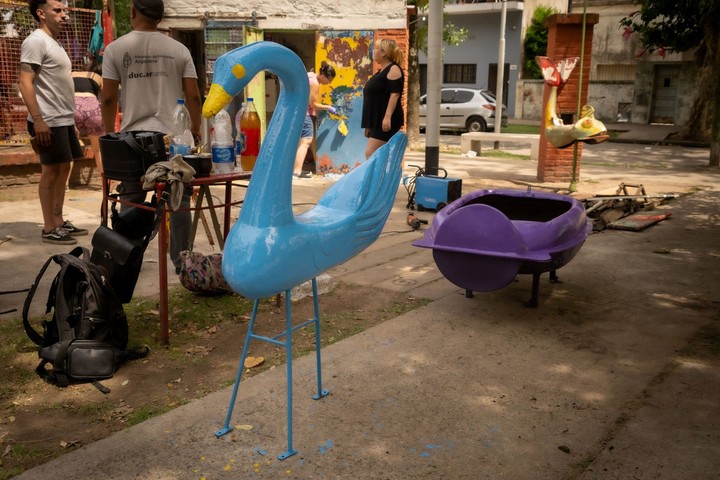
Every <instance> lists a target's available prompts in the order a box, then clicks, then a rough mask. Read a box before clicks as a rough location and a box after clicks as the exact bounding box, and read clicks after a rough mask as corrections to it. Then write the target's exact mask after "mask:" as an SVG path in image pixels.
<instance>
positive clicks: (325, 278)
mask: <svg viewBox="0 0 720 480" xmlns="http://www.w3.org/2000/svg"><path fill="white" fill-rule="evenodd" d="M315 282H316V284H317V293H318V295H322V294H323V293H329V292H332V291H333V289H334V288H335V281H334V280H333V278H332V277H331V276H330V275H328V274H327V273H323V274H321V275H318V276H317V277H316V278H315ZM312 293H313V291H312V280H308V281H307V282H305V283H301V284H300V285H298V286H296V287H293V288H292V289H291V290H290V300H291V301H293V302H297V301H298V300H300V299H301V298H305V297H312Z"/></svg>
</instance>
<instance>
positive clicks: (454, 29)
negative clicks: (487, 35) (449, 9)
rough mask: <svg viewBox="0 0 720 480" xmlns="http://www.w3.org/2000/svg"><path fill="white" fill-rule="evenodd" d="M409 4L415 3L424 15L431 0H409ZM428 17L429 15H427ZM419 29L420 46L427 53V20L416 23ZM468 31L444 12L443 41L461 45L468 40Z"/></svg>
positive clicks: (445, 1) (444, 2) (448, 43)
mask: <svg viewBox="0 0 720 480" xmlns="http://www.w3.org/2000/svg"><path fill="white" fill-rule="evenodd" d="M407 3H408V5H415V6H416V7H417V9H418V12H424V13H423V16H426V15H427V10H428V6H429V4H430V1H429V0H408V2H407ZM446 3H447V0H443V5H444V4H446ZM425 18H427V17H425ZM415 28H416V29H417V39H418V48H419V49H420V50H422V52H423V53H424V54H426V55H427V36H428V25H427V22H417V23H416V24H415ZM467 35H468V31H467V28H460V27H458V26H456V25H455V24H454V23H452V22H451V21H450V20H448V15H447V14H443V32H442V36H443V38H442V39H443V43H445V44H447V45H460V44H461V43H462V42H464V41H465V40H467Z"/></svg>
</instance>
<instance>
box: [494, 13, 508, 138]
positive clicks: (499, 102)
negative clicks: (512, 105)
mask: <svg viewBox="0 0 720 480" xmlns="http://www.w3.org/2000/svg"><path fill="white" fill-rule="evenodd" d="M506 19H507V1H506V0H502V9H501V10H500V42H499V47H498V69H497V88H496V90H497V92H496V93H495V99H496V100H495V133H500V129H501V127H502V126H501V124H502V107H503V90H504V88H503V87H504V86H505V24H506V23H507V20H506ZM499 144H500V142H495V149H496V150H497V149H498V148H499V147H500V145H499Z"/></svg>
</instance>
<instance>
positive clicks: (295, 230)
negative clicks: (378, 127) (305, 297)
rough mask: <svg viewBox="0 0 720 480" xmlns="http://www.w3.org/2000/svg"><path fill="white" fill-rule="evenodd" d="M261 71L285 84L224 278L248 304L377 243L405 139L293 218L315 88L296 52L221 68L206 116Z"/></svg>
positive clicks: (242, 59)
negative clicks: (297, 163) (295, 178)
mask: <svg viewBox="0 0 720 480" xmlns="http://www.w3.org/2000/svg"><path fill="white" fill-rule="evenodd" d="M263 70H267V71H269V72H272V73H274V74H275V75H277V77H278V78H279V80H280V97H279V99H278V102H277V106H276V108H275V112H274V113H273V116H272V120H271V122H270V125H269V126H268V129H267V133H266V136H265V140H264V142H263V144H262V146H261V148H260V154H259V156H258V159H257V163H256V165H255V168H254V170H253V173H252V179H251V181H250V185H249V187H248V190H247V194H246V196H245V201H244V203H243V207H242V209H241V211H240V217H239V218H238V221H237V222H236V223H235V224H234V225H233V227H232V229H231V230H230V233H229V234H228V238H227V239H226V241H225V249H224V254H223V268H222V270H223V275H224V276H225V279H226V280H227V282H228V284H229V285H230V287H231V288H232V289H233V290H235V291H236V292H238V293H240V294H241V295H243V296H245V297H247V298H250V299H259V298H264V297H268V296H272V295H274V294H276V293H279V292H282V291H286V290H289V289H291V288H292V287H294V286H296V285H299V284H301V283H303V282H305V281H307V280H310V279H313V278H315V277H316V276H318V275H319V274H321V273H322V272H324V271H326V270H328V269H330V268H332V267H334V266H335V265H338V264H340V263H343V262H345V261H346V260H348V259H349V258H351V257H353V256H354V255H356V254H358V253H359V252H360V251H362V250H363V249H365V248H366V247H368V246H369V245H370V244H372V242H374V241H375V240H376V239H377V238H378V236H379V235H380V232H381V230H382V228H383V226H384V224H385V221H386V220H387V217H388V215H389V214H390V210H391V209H392V205H393V203H394V201H395V195H396V193H397V189H398V185H399V181H400V174H401V161H402V158H403V155H404V153H405V147H406V145H407V137H406V136H405V134H404V133H402V132H400V133H398V134H396V135H395V136H394V137H393V138H392V139H391V140H390V141H389V142H388V143H387V144H385V145H383V147H382V148H380V149H379V150H378V151H377V152H375V154H374V155H373V156H372V157H370V159H368V160H367V161H366V162H364V163H363V164H362V165H360V166H359V167H357V168H355V169H354V170H353V171H351V172H350V173H349V174H347V175H345V176H344V177H343V178H341V179H340V180H338V181H337V182H336V183H335V184H334V185H333V186H332V187H330V188H329V189H328V190H327V191H326V192H325V194H324V195H323V196H322V198H321V199H320V200H319V201H318V204H317V205H316V206H315V207H314V208H312V209H310V210H308V211H307V212H304V213H302V214H300V215H297V216H296V215H295V214H294V213H293V211H292V173H293V163H294V160H295V152H296V150H297V144H298V141H299V139H300V130H301V127H302V124H303V119H304V116H305V111H306V109H307V99H308V95H309V86H308V82H307V71H306V69H305V66H304V65H303V63H302V61H301V60H300V58H298V56H297V55H295V54H294V53H293V52H292V51H291V50H289V49H287V48H285V47H283V46H281V45H279V44H277V43H273V42H257V43H253V44H250V45H246V46H244V47H240V48H238V49H235V50H233V51H231V52H228V53H226V54H224V55H222V56H221V57H220V58H218V59H217V60H216V62H215V67H214V71H215V73H214V76H213V84H212V86H211V87H210V92H209V94H208V97H207V99H206V100H205V104H204V105H203V115H204V116H205V117H207V118H211V117H212V116H214V115H215V114H217V113H218V112H219V111H220V109H222V108H223V107H224V106H225V105H226V104H227V103H228V102H229V101H230V100H231V99H232V98H233V97H234V96H235V95H237V94H238V93H240V92H241V91H242V89H243V88H244V87H245V86H246V85H247V84H248V82H250V80H251V79H252V78H253V77H255V75H257V74H258V73H260V72H261V71H263Z"/></svg>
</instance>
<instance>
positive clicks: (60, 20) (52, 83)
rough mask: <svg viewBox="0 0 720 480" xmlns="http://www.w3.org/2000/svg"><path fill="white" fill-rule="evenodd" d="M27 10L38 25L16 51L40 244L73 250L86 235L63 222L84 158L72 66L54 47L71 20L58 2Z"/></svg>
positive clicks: (45, 0) (39, 2)
mask: <svg viewBox="0 0 720 480" xmlns="http://www.w3.org/2000/svg"><path fill="white" fill-rule="evenodd" d="M28 9H29V10H30V14H31V15H32V16H33V18H35V20H37V21H38V28H37V29H36V30H34V31H33V32H32V33H31V34H30V35H28V36H27V38H26V39H25V40H24V41H23V43H22V47H21V49H20V78H19V86H20V93H21V94H22V98H23V101H24V102H25V106H26V107H27V110H28V119H27V120H28V132H29V133H30V137H31V139H32V140H31V141H32V143H33V148H35V150H36V152H37V154H38V156H39V157H40V168H41V170H40V183H39V185H38V197H39V198H40V208H41V210H42V215H43V231H42V241H43V242H47V243H54V244H58V245H72V244H74V243H77V241H76V240H75V239H74V238H73V237H74V236H78V235H87V233H88V231H87V229H84V228H78V227H76V226H75V225H73V224H72V223H70V222H69V221H67V220H65V219H64V218H63V204H64V203H65V183H66V182H67V179H68V176H69V175H70V167H71V165H72V163H71V162H72V161H73V158H82V157H83V151H82V148H81V147H80V142H79V141H78V138H77V134H76V133H75V117H74V112H75V89H74V87H73V81H72V77H71V71H72V64H71V63H70V58H69V57H68V55H67V53H66V52H65V50H64V49H63V47H62V46H61V45H60V44H59V43H58V41H57V36H58V34H59V33H60V31H61V30H62V28H63V27H64V26H65V25H66V24H67V23H68V22H69V20H70V17H69V16H68V13H67V4H66V3H64V2H62V1H60V0H30V1H29V2H28Z"/></svg>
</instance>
